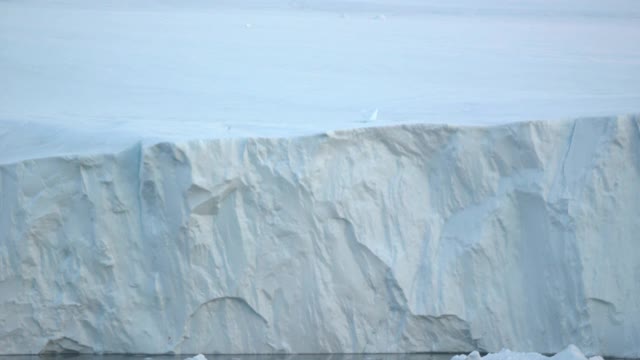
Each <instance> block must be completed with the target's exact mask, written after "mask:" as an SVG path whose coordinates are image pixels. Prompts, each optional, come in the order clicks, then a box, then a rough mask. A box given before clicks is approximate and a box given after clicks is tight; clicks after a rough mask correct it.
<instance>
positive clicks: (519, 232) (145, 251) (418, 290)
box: [0, 116, 640, 357]
mask: <svg viewBox="0 0 640 360" xmlns="http://www.w3.org/2000/svg"><path fill="white" fill-rule="evenodd" d="M0 169H1V176H0V189H1V191H2V192H1V194H2V197H1V203H0V350H1V351H2V352H3V353H7V354H17V353H39V352H61V351H76V352H134V353H164V352H176V353H198V352H201V353H217V352H220V353H257V352H406V351H457V352H468V351H471V350H473V349H481V350H488V351H497V350H500V349H501V348H503V347H509V348H511V349H513V350H516V351H537V352H544V353H553V352H558V351H560V350H562V349H563V348H565V347H566V345H567V344H569V343H574V344H576V345H577V346H579V347H580V348H581V349H582V350H583V351H585V353H587V354H593V353H599V354H604V355H612V356H628V357H633V356H635V357H638V356H640V341H638V339H640V239H639V236H640V118H639V117H638V116H623V117H618V118H597V119H595V118H594V119H582V120H577V121H557V122H528V123H517V124H510V125H504V126H495V127H452V126H432V125H407V126H394V127H385V128H371V129H359V130H353V131H339V132H330V133H326V134H322V135H318V136H310V137H299V138H282V139H267V138H250V139H224V140H208V141H191V142H185V143H159V144H155V145H149V146H146V145H138V146H132V147H131V148H129V149H127V150H126V151H122V152H119V153H113V154H101V155H90V156H89V155H82V156H80V155H78V156H59V157H52V158H44V159H33V160H24V161H20V162H18V163H13V164H5V165H2V166H1V167H0Z"/></svg>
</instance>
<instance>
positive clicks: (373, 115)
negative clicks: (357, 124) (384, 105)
mask: <svg viewBox="0 0 640 360" xmlns="http://www.w3.org/2000/svg"><path fill="white" fill-rule="evenodd" d="M377 120H378V109H375V110H373V112H372V113H371V115H370V116H369V121H377Z"/></svg>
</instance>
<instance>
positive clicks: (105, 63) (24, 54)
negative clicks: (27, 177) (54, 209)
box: [0, 0, 640, 163]
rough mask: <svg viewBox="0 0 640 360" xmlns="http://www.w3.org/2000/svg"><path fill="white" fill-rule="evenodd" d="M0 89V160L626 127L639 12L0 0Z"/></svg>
mask: <svg viewBox="0 0 640 360" xmlns="http://www.w3.org/2000/svg"><path fill="white" fill-rule="evenodd" d="M0 80H1V83H2V90H1V91H0V163H12V162H15V161H19V160H23V159H28V158H39V157H48V156H55V155H60V154H77V153H87V152H91V153H93V152H111V151H113V150H115V149H118V150H121V149H122V148H124V147H126V146H128V145H130V144H131V143H133V142H136V141H139V140H142V139H144V140H149V141H156V140H160V139H161V140H177V139H180V140H183V139H191V138H194V137H195V138H226V137H254V136H278V137H280V136H292V135H301V134H310V133H317V132H324V131H327V130H334V129H345V128H354V127H362V126H376V125H388V124H397V123H415V122H420V123H424V122H427V123H448V124H473V125H484V124H495V123H504V122H511V121H525V120H536V119H545V120H546V119H557V118H575V117H583V116H600V115H620V114H627V113H632V112H637V111H638V110H639V107H640V86H638V84H640V3H639V2H638V1H635V0H613V1H606V2H603V1H568V0H562V1H553V2H543V1H534V0H525V1H517V2H514V1H506V0H494V1H486V2H482V3H479V2H476V1H470V0H462V1H460V0H459V1H449V2H436V1H416V0H398V1H390V0H372V1H362V0H353V1H346V0H344V1H320V0H310V1H304V0H300V1H295V0H294V1H288V0H281V1H273V0H271V1H269V0H267V1H257V0H253V1H230V0H225V1H198V0H196V1H194V0H191V1H176V0H158V1H151V0H142V1H136V2H128V1H117V0H106V1H95V2H86V1H79V0H53V1H47V2H39V1H34V0H26V1H2V2H0ZM374 113H376V114H377V116H372V114H374Z"/></svg>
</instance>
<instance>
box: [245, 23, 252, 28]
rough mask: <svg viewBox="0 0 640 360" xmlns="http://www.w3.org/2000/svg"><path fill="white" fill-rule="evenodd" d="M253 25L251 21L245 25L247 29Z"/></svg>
mask: <svg viewBox="0 0 640 360" xmlns="http://www.w3.org/2000/svg"><path fill="white" fill-rule="evenodd" d="M252 26H253V25H251V23H246V24H244V27H246V28H247V29H251V27H252Z"/></svg>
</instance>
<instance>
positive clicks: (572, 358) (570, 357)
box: [451, 345, 602, 360]
mask: <svg viewBox="0 0 640 360" xmlns="http://www.w3.org/2000/svg"><path fill="white" fill-rule="evenodd" d="M481 359H482V360H546V359H552V360H602V357H601V356H594V357H592V358H589V359H587V357H586V356H585V355H584V354H583V353H582V351H580V349H578V347H577V346H575V345H569V346H567V348H566V349H564V350H562V351H561V352H559V353H557V354H555V355H554V356H552V357H547V356H544V355H542V354H538V353H520V352H513V351H511V350H508V349H503V350H500V352H498V353H492V354H487V355H485V356H482V357H481V356H480V353H478V352H477V351H474V352H472V353H471V354H469V355H468V356H467V355H455V356H453V357H452V358H451V360H481Z"/></svg>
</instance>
